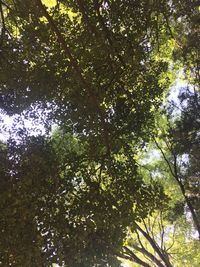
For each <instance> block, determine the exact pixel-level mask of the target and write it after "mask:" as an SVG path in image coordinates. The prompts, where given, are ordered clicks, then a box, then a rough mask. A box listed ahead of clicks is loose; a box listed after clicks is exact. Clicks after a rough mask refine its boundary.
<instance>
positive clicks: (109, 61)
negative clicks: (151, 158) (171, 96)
mask: <svg viewBox="0 0 200 267" xmlns="http://www.w3.org/2000/svg"><path fill="white" fill-rule="evenodd" d="M0 19H1V27H0V30H1V36H0V53H1V57H0V63H1V65H0V92H1V94H0V108H1V109H2V113H4V114H8V115H14V114H21V116H23V117H24V118H28V119H29V118H30V119H32V120H34V119H37V118H38V116H39V115H38V114H43V115H44V114H45V116H44V117H45V125H44V127H46V134H45V135H43V136H42V135H38V136H33V135H31V133H29V132H28V131H27V129H25V128H20V129H19V128H18V129H17V128H13V130H12V136H11V137H10V139H9V140H7V141H6V142H3V141H2V142H1V144H0V210H1V214H0V233H1V237H0V265H2V266H24V267H26V266H34V267H35V266H52V264H53V263H57V264H59V265H60V266H69V267H84V266H85V267H88V266H113V267H114V266H119V260H120V259H123V258H124V259H128V260H129V261H132V262H134V264H139V265H141V266H152V265H151V261H149V260H153V262H154V264H157V265H156V266H162V267H163V266H172V264H173V263H174V261H173V260H172V261H171V259H170V255H169V254H168V253H167V252H166V251H165V249H164V245H163V244H164V240H163V239H162V238H163V236H161V240H163V241H162V242H163V244H162V246H161V247H159V246H158V244H156V239H155V238H154V236H153V237H152V236H151V237H150V239H149V240H151V242H150V243H151V244H150V245H151V247H152V243H153V244H154V245H153V246H154V247H153V249H154V250H156V251H154V252H155V253H157V254H158V257H160V259H158V258H157V254H156V256H155V257H156V258H155V257H154V252H152V251H151V250H150V251H149V250H148V246H147V247H139V246H140V245H141V244H142V241H141V240H140V237H139V234H138V231H139V232H140V234H142V235H143V237H145V233H146V232H144V229H143V228H142V227H143V226H142V223H144V222H145V220H147V219H146V218H147V217H148V218H152V216H154V214H160V213H159V212H160V211H159V210H160V209H163V210H164V211H165V218H164V219H165V223H166V224H167V222H168V223H169V224H170V223H172V218H174V220H175V221H176V220H177V222H179V221H180V222H181V220H183V218H180V216H178V215H180V214H178V215H177V214H176V212H175V210H176V207H183V208H182V210H183V212H182V215H181V216H185V217H187V211H186V212H185V214H184V207H186V206H187V208H186V209H189V211H190V212H191V214H192V215H191V216H192V219H193V221H194V226H195V227H196V229H197V231H199V233H200V230H199V202H198V200H199V187H198V185H199V184H198V179H199V170H198V164H197V163H196V157H198V147H199V135H198V131H199V119H198V118H197V117H196V114H197V110H199V96H198V93H195V94H194V96H191V95H190V94H188V95H182V99H183V100H184V97H185V99H186V98H188V101H187V103H185V102H184V101H182V103H183V102H184V103H183V105H182V107H183V111H182V115H181V117H180V119H179V120H177V121H176V123H175V124H174V121H173V118H172V115H171V113H170V112H168V115H165V116H166V117H167V116H168V117H170V116H171V117H170V118H169V121H170V123H172V127H171V128H170V127H168V126H166V125H167V123H166V122H165V123H164V127H165V130H164V132H163V131H162V130H160V131H157V129H156V127H155V118H156V116H158V117H159V119H158V120H161V118H162V115H158V109H159V107H160V105H161V104H162V102H163V96H164V95H166V94H167V92H168V90H169V87H170V84H171V83H172V82H173V81H174V79H176V71H177V69H178V68H179V69H180V68H182V70H183V72H184V74H185V77H187V79H188V80H189V81H190V83H191V84H195V86H196V87H197V86H198V83H199V76H198V66H199V61H198V34H199V29H198V5H197V1H195V0H190V1H184V0H183V1H179V0H173V1H167V0H155V1H154V0H150V1H149V0H142V1H136V0H134V1H128V0H127V1H124V0H123V1H122V0H115V1H98V0H92V1H82V0H81V1H79V0H77V1H61V0H60V1H59V0H58V1H54V0H51V1H44V0H43V1H41V0H34V1H30V0H27V1H22V0H14V1H13V0H5V1H0ZM195 99H196V100H195ZM194 100H195V101H197V102H195V103H196V104H195V108H196V109H193V105H194ZM36 110H38V111H39V113H37V112H36ZM53 123H54V124H56V125H57V129H56V130H55V131H54V132H53V133H52V132H51V133H50V131H49V130H50V129H51V124H53ZM3 127H4V126H3ZM160 132H161V133H162V134H160ZM180 133H181V135H184V141H183V138H182V136H180ZM174 139H175V140H176V141H175V142H174V141H173V140H174ZM166 140H167V143H166ZM168 141H169V142H172V143H171V145H170V148H172V149H168V150H167V149H166V147H165V146H164V147H163V146H162V145H163V143H165V144H168ZM193 141H194V144H193ZM148 142H154V143H155V147H157V149H158V150H160V151H161V154H162V156H164V159H163V161H162V163H161V164H159V171H157V172H158V173H160V174H161V173H162V174H163V170H162V166H166V168H168V171H166V170H165V173H167V175H168V176H169V177H170V178H169V180H168V182H167V183H168V186H167V185H166V184H165V182H166V181H164V179H160V178H159V179H157V178H155V177H154V178H155V179H150V178H149V177H148V175H147V172H145V171H141V169H140V164H139V163H138V162H137V158H138V157H139V155H140V154H141V151H142V152H144V148H145V147H146V146H147V143H148ZM167 148H169V147H167ZM170 153H171V154H170ZM183 154H187V155H188V157H189V160H188V162H187V164H188V166H185V165H184V170H183V167H180V166H178V163H179V161H178V159H179V158H180V157H181V155H183ZM171 156H172V158H173V160H174V162H173V161H172V160H171V158H170V157H171ZM197 161H198V159H197ZM145 168H146V169H149V171H150V173H151V174H152V173H153V171H152V169H154V170H155V169H156V168H157V165H156V166H155V165H151V167H150V168H149V166H146V167H145ZM173 168H174V169H173ZM149 171H148V172H149ZM180 173H181V174H180ZM172 181H174V183H173V182H172ZM170 186H171V187H174V188H178V187H179V188H180V191H178V190H177V191H176V195H177V199H175V198H173V195H171V194H170V193H169V192H168V190H167V188H169V187H170ZM188 192H189V193H188ZM178 213H180V212H178ZM162 227H163V229H164V226H162ZM172 228H173V227H172ZM188 229H189V228H188ZM147 230H148V229H146V231H147ZM193 230H194V229H193ZM167 231H168V230H167ZM174 231H175V230H174ZM161 232H162V231H161ZM169 232H170V231H169ZM132 234H136V235H137V238H138V237H139V239H138V240H137V242H139V243H140V244H139V246H138V243H137V242H136V243H134V242H135V241H134V242H132V241H130V240H131V238H129V237H127V236H128V235H132ZM147 234H148V233H147ZM181 234H182V236H183V235H184V233H183V231H182V232H181ZM161 235H162V233H161ZM179 235H180V232H179V233H178V234H177V236H179ZM149 236H150V235H149ZM173 238H174V237H173ZM178 238H179V237H177V239H178ZM185 238H186V236H185ZM158 239H159V238H158ZM183 239H184V238H183ZM134 240H135V239H134ZM172 242H173V241H172ZM191 242H192V241H191ZM131 246H132V248H133V249H135V248H136V250H137V252H138V251H139V252H140V253H142V254H148V253H149V254H148V255H150V257H149V259H148V261H147V262H145V260H144V259H142V258H141V256H138V254H137V253H136V254H135V253H134V252H133V250H132V248H130V247H131ZM177 246H178V245H177ZM138 247H139V250H138ZM141 249H142V250H141ZM144 251H145V252H144ZM159 253H160V254H159ZM183 254H184V253H183ZM152 255H153V256H152ZM152 257H154V258H152ZM158 262H160V263H158ZM171 262H172V263H171ZM180 262H181V263H182V262H183V261H181V260H180ZM145 264H146V265H145ZM149 264H150V265H149ZM159 264H160V265H159ZM194 266H197V265H194Z"/></svg>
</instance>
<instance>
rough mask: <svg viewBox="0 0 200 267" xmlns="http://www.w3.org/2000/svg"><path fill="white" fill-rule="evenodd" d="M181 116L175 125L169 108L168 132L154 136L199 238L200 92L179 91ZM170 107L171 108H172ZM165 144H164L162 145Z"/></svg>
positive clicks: (172, 108)
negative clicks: (157, 136)
mask: <svg viewBox="0 0 200 267" xmlns="http://www.w3.org/2000/svg"><path fill="white" fill-rule="evenodd" d="M179 99H180V104H179V105H180V106H179V107H178V108H179V111H180V110H181V113H180V116H179V117H178V118H176V119H175V121H174V123H173V124H172V114H171V115H170V113H171V111H172V110H174V104H173V103H172V104H171V105H170V106H169V107H168V117H169V120H168V132H166V131H165V130H164V131H163V129H162V128H161V136H162V137H161V138H162V141H161V142H160V144H159V141H158V140H156V139H154V141H155V144H156V146H157V148H158V149H159V150H160V152H161V154H162V156H163V158H164V161H165V163H166V164H167V166H168V169H169V171H170V173H171V175H172V177H173V178H174V179H175V181H176V182H177V184H178V186H179V188H180V190H181V193H182V195H183V197H184V200H185V203H186V205H187V208H188V209H189V211H190V213H191V216H192V219H193V222H194V225H195V228H196V230H197V232H198V235H199V237H200V221H199V208H200V207H199V197H200V194H199V166H198V165H199V164H198V161H199V153H198V151H199V134H198V132H199V115H198V114H199V93H198V92H196V91H194V92H192V91H191V90H189V89H188V88H187V89H186V90H184V91H183V92H181V93H180V95H179ZM170 110H171V111H170ZM162 143H164V147H165V148H164V147H163V146H162Z"/></svg>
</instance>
